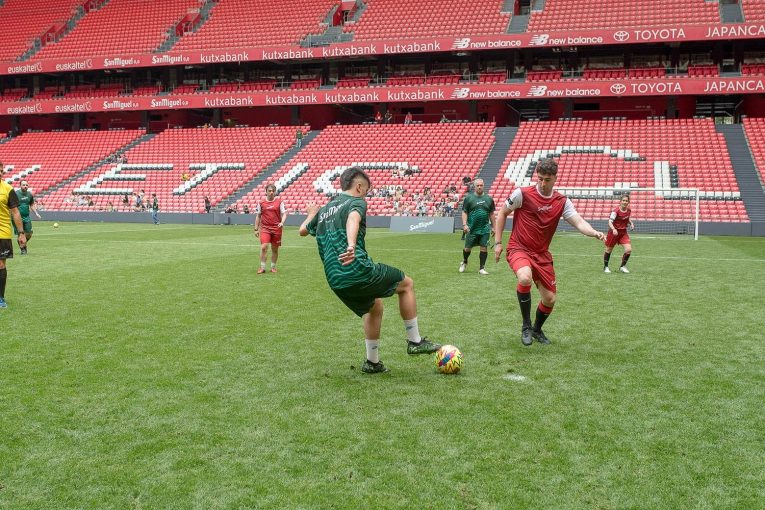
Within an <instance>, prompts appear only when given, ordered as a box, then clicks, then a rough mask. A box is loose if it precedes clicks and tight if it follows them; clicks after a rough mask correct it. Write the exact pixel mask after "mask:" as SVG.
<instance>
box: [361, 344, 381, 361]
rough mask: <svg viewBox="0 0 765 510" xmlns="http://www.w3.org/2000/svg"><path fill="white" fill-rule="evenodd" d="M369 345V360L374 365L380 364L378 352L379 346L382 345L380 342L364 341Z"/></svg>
mask: <svg viewBox="0 0 765 510" xmlns="http://www.w3.org/2000/svg"><path fill="white" fill-rule="evenodd" d="M364 343H366V345H367V359H368V360H369V361H371V362H372V363H379V362H380V352H379V351H378V350H377V346H378V344H379V343H380V341H379V340H369V339H366V340H364Z"/></svg>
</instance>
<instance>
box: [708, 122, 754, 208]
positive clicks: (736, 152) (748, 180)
mask: <svg viewBox="0 0 765 510" xmlns="http://www.w3.org/2000/svg"><path fill="white" fill-rule="evenodd" d="M715 131H717V132H718V133H722V135H723V136H724V137H725V144H726V145H727V146H728V154H729V155H730V160H731V163H732V164H733V173H734V174H735V175H736V181H737V182H738V189H739V191H740V192H741V198H742V199H743V201H744V207H745V208H746V213H747V214H748V215H749V219H750V220H751V221H765V193H764V192H763V188H762V183H761V182H760V176H759V174H758V173H757V168H756V167H755V165H754V158H753V156H752V152H751V150H750V148H749V143H748V142H747V139H746V135H745V134H744V127H743V126H742V125H741V124H717V125H715Z"/></svg>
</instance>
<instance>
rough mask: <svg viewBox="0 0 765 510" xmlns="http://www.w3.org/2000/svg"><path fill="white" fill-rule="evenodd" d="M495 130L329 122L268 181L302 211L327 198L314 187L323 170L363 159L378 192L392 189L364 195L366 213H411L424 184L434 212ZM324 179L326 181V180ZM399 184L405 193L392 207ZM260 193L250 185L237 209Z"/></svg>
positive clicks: (478, 160)
mask: <svg viewBox="0 0 765 510" xmlns="http://www.w3.org/2000/svg"><path fill="white" fill-rule="evenodd" d="M493 129H494V124H492V123H445V124H419V125H408V126H404V125H401V124H392V125H361V126H346V125H335V126H329V127H327V128H326V129H325V130H324V131H322V132H321V134H320V135H319V136H317V137H316V139H315V140H313V141H312V142H311V144H310V145H308V146H307V147H305V148H304V149H303V150H302V151H300V152H299V153H298V154H297V155H296V156H295V157H293V158H292V159H291V160H290V161H289V162H288V163H287V164H285V165H284V166H283V167H282V168H281V169H279V170H277V172H276V173H275V174H274V175H273V176H272V178H270V179H269V181H270V182H274V183H276V184H277V189H278V190H279V192H280V196H281V197H282V198H283V199H284V200H285V201H286V204H287V207H288V209H289V210H290V211H304V210H305V207H306V204H307V203H308V202H311V201H315V202H317V203H325V202H326V201H327V200H328V197H327V195H325V194H323V193H322V192H320V191H317V189H316V187H315V182H316V181H317V180H319V181H322V179H319V178H320V177H321V176H322V175H323V174H325V173H326V172H328V171H334V170H336V169H337V168H338V167H342V166H344V165H345V166H348V165H352V164H354V163H361V164H362V166H365V167H366V168H368V169H369V173H370V177H371V178H372V186H373V188H374V190H375V191H376V194H378V195H381V194H383V190H389V191H390V196H387V197H385V196H373V197H369V198H368V202H369V214H371V215H393V214H396V213H398V214H401V213H403V212H404V211H405V210H407V209H408V210H409V212H410V213H411V214H415V213H416V212H417V211H416V210H415V207H416V205H417V204H416V202H414V199H413V197H414V196H415V194H417V195H424V194H425V188H430V191H431V199H430V200H428V201H427V202H425V203H424V206H425V207H427V213H428V214H433V213H434V208H435V205H436V202H437V201H438V200H440V199H441V198H446V197H445V196H444V195H443V194H442V191H443V190H444V189H445V187H446V186H448V185H452V184H457V183H460V182H461V180H462V177H463V176H466V175H467V176H470V177H474V176H475V175H476V174H477V173H478V170H479V169H480V167H481V164H482V163H483V161H484V159H485V158H486V155H487V154H488V152H489V150H490V149H491V146H492V143H493V141H494V137H493V135H492V131H493ZM407 169H409V170H408V171H407ZM410 172H411V175H404V174H405V173H406V174H408V173H410ZM327 179H328V178H327ZM324 182H325V183H327V184H326V185H329V184H328V183H329V182H330V181H329V180H324ZM332 186H333V187H334V188H337V182H336V181H332ZM398 186H401V187H402V188H403V189H405V190H406V194H405V195H404V197H403V198H402V199H401V200H399V201H398V202H399V203H398V206H396V203H395V202H396V200H395V196H394V195H395V188H396V187H398ZM337 189H339V188H337ZM458 189H459V193H460V194H462V193H463V192H464V187H462V186H461V185H459V184H458ZM262 196H263V190H262V189H257V190H254V191H252V192H251V193H249V194H247V195H246V196H245V197H244V198H242V199H241V200H239V201H238V202H237V205H238V207H239V208H240V209H241V208H242V207H243V206H244V205H245V204H247V205H248V206H249V207H250V208H251V209H252V208H253V207H254V206H255V204H256V203H257V201H258V200H259V199H261V197H262Z"/></svg>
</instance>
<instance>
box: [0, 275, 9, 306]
mask: <svg viewBox="0 0 765 510" xmlns="http://www.w3.org/2000/svg"><path fill="white" fill-rule="evenodd" d="M6 280H8V270H7V269H6V268H2V269H0V298H2V299H5V282H6Z"/></svg>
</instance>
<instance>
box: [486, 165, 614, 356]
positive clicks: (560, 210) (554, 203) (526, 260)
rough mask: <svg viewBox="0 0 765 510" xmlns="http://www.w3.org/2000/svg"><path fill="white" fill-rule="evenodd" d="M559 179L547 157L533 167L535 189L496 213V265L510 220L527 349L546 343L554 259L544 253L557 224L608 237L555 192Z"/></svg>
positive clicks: (521, 191) (510, 254)
mask: <svg viewBox="0 0 765 510" xmlns="http://www.w3.org/2000/svg"><path fill="white" fill-rule="evenodd" d="M557 178H558V163H556V162H555V160H553V159H551V158H546V159H543V160H541V161H539V163H538V164H537V184H536V185H535V186H526V187H523V188H516V189H515V190H513V192H512V193H511V194H510V197H509V198H508V199H507V201H506V202H505V204H504V206H503V207H502V209H501V210H500V211H499V214H497V221H496V223H495V225H494V238H495V239H496V240H497V242H496V243H495V244H494V260H495V261H497V262H499V257H500V255H501V254H502V233H503V231H504V230H505V222H506V221H507V217H508V216H510V214H512V215H513V230H512V233H511V234H510V239H509V241H508V243H507V262H508V264H510V267H511V268H512V269H513V271H514V272H515V276H516V277H517V278H518V286H517V287H516V295H517V296H518V303H519V304H520V307H521V317H522V318H523V325H522V326H521V343H523V345H526V346H529V345H531V344H532V342H533V341H534V340H536V341H537V342H539V343H541V344H549V343H550V340H549V339H548V338H547V336H545V334H544V333H543V332H542V325H544V323H545V321H546V320H547V317H549V316H550V313H552V309H553V305H554V304H555V295H556V292H557V287H556V282H555V268H554V267H553V258H552V255H551V254H550V252H549V250H548V248H549V246H550V242H551V241H552V238H553V236H554V235H555V230H556V229H557V228H558V222H559V221H560V218H561V217H563V219H564V220H566V221H567V222H568V223H569V224H570V225H571V226H572V227H574V228H575V229H577V230H578V231H579V232H581V233H582V234H584V235H586V236H589V237H595V238H597V239H600V240H601V241H603V240H604V239H605V238H606V236H605V234H603V232H598V231H597V230H595V229H594V228H592V226H591V225H590V224H589V223H587V222H586V221H585V220H584V219H583V218H582V217H581V216H579V214H578V213H577V212H576V209H575V208H574V204H572V203H571V200H569V199H568V198H566V197H565V196H563V195H561V194H560V193H558V192H557V191H554V190H553V186H554V185H555V181H556V179H557ZM532 282H534V283H535V284H536V286H537V289H538V290H539V296H540V302H539V306H538V307H537V313H536V320H535V322H534V325H533V327H532V325H531V283H532Z"/></svg>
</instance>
